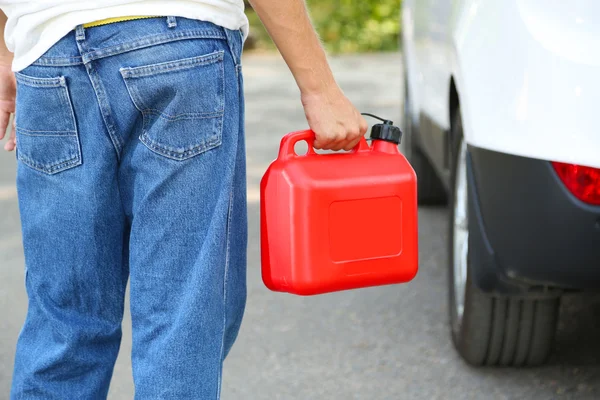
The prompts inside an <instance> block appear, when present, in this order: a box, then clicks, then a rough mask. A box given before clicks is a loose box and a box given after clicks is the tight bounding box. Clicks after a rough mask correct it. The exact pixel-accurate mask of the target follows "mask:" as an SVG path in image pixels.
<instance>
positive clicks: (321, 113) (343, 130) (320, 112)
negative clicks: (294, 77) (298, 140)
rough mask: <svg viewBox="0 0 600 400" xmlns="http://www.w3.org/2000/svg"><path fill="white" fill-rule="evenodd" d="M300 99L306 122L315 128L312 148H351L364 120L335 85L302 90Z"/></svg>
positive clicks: (363, 127) (360, 132)
mask: <svg viewBox="0 0 600 400" xmlns="http://www.w3.org/2000/svg"><path fill="white" fill-rule="evenodd" d="M301 99H302V105H303V106H304V114H305V115H306V120H307V121H308V126H310V129H312V130H313V132H315V136H316V139H315V143H314V147H315V148H316V149H324V150H352V149H353V148H354V146H356V145H357V144H358V142H359V141H360V139H361V138H362V137H363V136H364V134H365V132H366V131H367V128H368V125H367V121H365V119H364V118H363V116H362V115H360V113H359V112H358V110H357V109H356V108H355V107H354V106H353V105H352V103H351V102H350V100H348V98H347V97H346V96H345V95H344V93H343V92H342V90H341V89H340V88H339V87H338V86H337V85H335V86H334V87H333V88H331V89H330V90H327V91H321V92H313V93H310V94H304V93H303V94H302V96H301Z"/></svg>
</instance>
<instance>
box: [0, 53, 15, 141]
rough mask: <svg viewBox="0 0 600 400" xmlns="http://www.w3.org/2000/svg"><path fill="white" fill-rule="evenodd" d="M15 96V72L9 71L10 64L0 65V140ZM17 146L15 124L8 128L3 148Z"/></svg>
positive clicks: (5, 131)
mask: <svg viewBox="0 0 600 400" xmlns="http://www.w3.org/2000/svg"><path fill="white" fill-rule="evenodd" d="M16 96H17V83H16V81H15V74H14V73H13V72H12V71H11V69H10V65H0V140H2V139H4V136H5V135H6V133H7V130H8V122H9V121H10V114H11V113H14V112H15V99H16ZM16 146H17V138H16V136H15V124H14V121H13V126H12V127H11V128H10V132H9V135H8V140H7V142H6V143H5V144H4V150H6V151H13V150H14V149H15V148H16Z"/></svg>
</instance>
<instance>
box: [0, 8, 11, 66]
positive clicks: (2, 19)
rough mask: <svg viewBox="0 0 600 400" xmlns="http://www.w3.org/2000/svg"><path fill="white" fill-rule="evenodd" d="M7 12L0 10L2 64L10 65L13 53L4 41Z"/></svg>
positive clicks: (0, 55)
mask: <svg viewBox="0 0 600 400" xmlns="http://www.w3.org/2000/svg"><path fill="white" fill-rule="evenodd" d="M6 19H7V18H6V14H4V12H2V11H1V10H0V65H2V66H10V65H11V64H12V60H13V53H11V52H10V51H8V49H7V48H6V43H5V42H4V28H5V27H6Z"/></svg>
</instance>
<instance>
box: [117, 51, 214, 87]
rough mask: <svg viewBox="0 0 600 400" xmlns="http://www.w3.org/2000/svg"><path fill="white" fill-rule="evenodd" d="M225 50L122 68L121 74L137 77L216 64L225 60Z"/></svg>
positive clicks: (130, 77)
mask: <svg viewBox="0 0 600 400" xmlns="http://www.w3.org/2000/svg"><path fill="white" fill-rule="evenodd" d="M224 54H225V52H224V51H223V50H219V51H215V52H213V53H210V54H205V55H202V56H196V57H188V58H183V59H181V60H175V61H167V62H163V63H157V64H150V65H143V66H140V67H126V68H121V69H120V70H119V71H120V72H121V76H123V79H125V80H127V79H136V78H143V77H148V76H155V75H159V74H164V73H169V72H175V71H184V70H186V69H192V68H195V67H201V66H205V65H211V64H215V63H217V62H220V61H223V58H224Z"/></svg>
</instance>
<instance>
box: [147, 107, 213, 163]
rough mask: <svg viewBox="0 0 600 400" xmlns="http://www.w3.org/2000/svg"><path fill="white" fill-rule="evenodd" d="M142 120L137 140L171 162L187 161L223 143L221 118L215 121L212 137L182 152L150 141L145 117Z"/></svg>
mask: <svg viewBox="0 0 600 400" xmlns="http://www.w3.org/2000/svg"><path fill="white" fill-rule="evenodd" d="M143 118H144V122H143V123H142V126H143V131H142V134H141V135H140V136H139V140H140V141H141V142H142V143H143V144H144V145H145V146H146V147H148V148H149V149H150V150H152V151H153V152H154V153H156V154H158V155H162V156H165V157H167V158H170V159H172V160H176V161H183V160H187V159H189V158H192V157H194V156H197V155H200V154H202V153H205V152H207V151H209V150H212V149H214V148H217V147H219V146H220V145H221V144H222V142H223V118H218V119H217V121H216V123H217V127H216V129H215V131H216V132H215V134H214V135H211V136H209V137H207V138H205V139H204V140H203V141H202V142H200V143H198V144H196V145H194V146H193V147H191V148H188V149H186V150H183V151H182V150H180V149H176V148H174V147H169V146H165V145H163V144H160V143H158V142H156V141H154V140H152V138H151V137H150V136H149V135H148V132H147V131H146V128H145V126H146V122H145V119H146V116H144V117H143Z"/></svg>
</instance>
